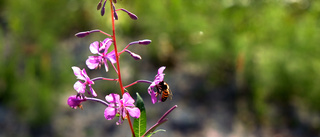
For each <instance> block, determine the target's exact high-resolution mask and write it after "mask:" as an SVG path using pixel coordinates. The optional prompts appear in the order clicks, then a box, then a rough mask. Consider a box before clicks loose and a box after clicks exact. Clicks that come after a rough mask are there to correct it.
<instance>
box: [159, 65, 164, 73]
mask: <svg viewBox="0 0 320 137" xmlns="http://www.w3.org/2000/svg"><path fill="white" fill-rule="evenodd" d="M164 69H166V67H165V66H162V67H160V68H159V69H158V74H163V71H164Z"/></svg>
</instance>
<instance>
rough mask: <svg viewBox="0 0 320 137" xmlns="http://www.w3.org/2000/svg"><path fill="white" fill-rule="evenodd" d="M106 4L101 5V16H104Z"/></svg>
mask: <svg viewBox="0 0 320 137" xmlns="http://www.w3.org/2000/svg"><path fill="white" fill-rule="evenodd" d="M106 2H107V1H104V3H103V6H102V9H101V16H103V15H104V12H105V6H106Z"/></svg>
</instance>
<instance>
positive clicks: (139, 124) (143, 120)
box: [133, 93, 147, 137]
mask: <svg viewBox="0 0 320 137" xmlns="http://www.w3.org/2000/svg"><path fill="white" fill-rule="evenodd" d="M136 103H137V104H136V107H138V108H139V109H140V117H139V118H137V119H134V122H133V130H134V133H135V135H136V137H141V136H142V135H143V134H144V133H145V132H146V129H147V115H146V109H145V107H144V103H143V100H142V98H141V96H140V95H139V93H137V101H136Z"/></svg>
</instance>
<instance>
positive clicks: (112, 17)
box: [109, 0, 135, 137]
mask: <svg viewBox="0 0 320 137" xmlns="http://www.w3.org/2000/svg"><path fill="white" fill-rule="evenodd" d="M109 1H110V9H111V20H112V39H113V45H114V52H115V53H116V61H117V74H118V81H119V86H120V89H121V93H122V95H123V94H124V88H123V84H122V79H121V72H120V62H119V54H118V50H117V41H116V32H115V25H114V11H115V9H113V6H112V0H109ZM127 116H128V122H129V125H130V129H131V132H132V136H133V137H135V134H134V130H133V127H132V123H131V120H130V115H129V113H128V112H127Z"/></svg>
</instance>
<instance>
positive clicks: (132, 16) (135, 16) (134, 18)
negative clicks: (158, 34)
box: [120, 9, 138, 20]
mask: <svg viewBox="0 0 320 137" xmlns="http://www.w3.org/2000/svg"><path fill="white" fill-rule="evenodd" d="M120 10H122V11H124V12H126V13H127V14H128V15H129V16H130V18H131V19H133V20H137V19H138V16H137V15H135V14H133V13H131V12H129V11H127V10H126V9H120Z"/></svg>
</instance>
